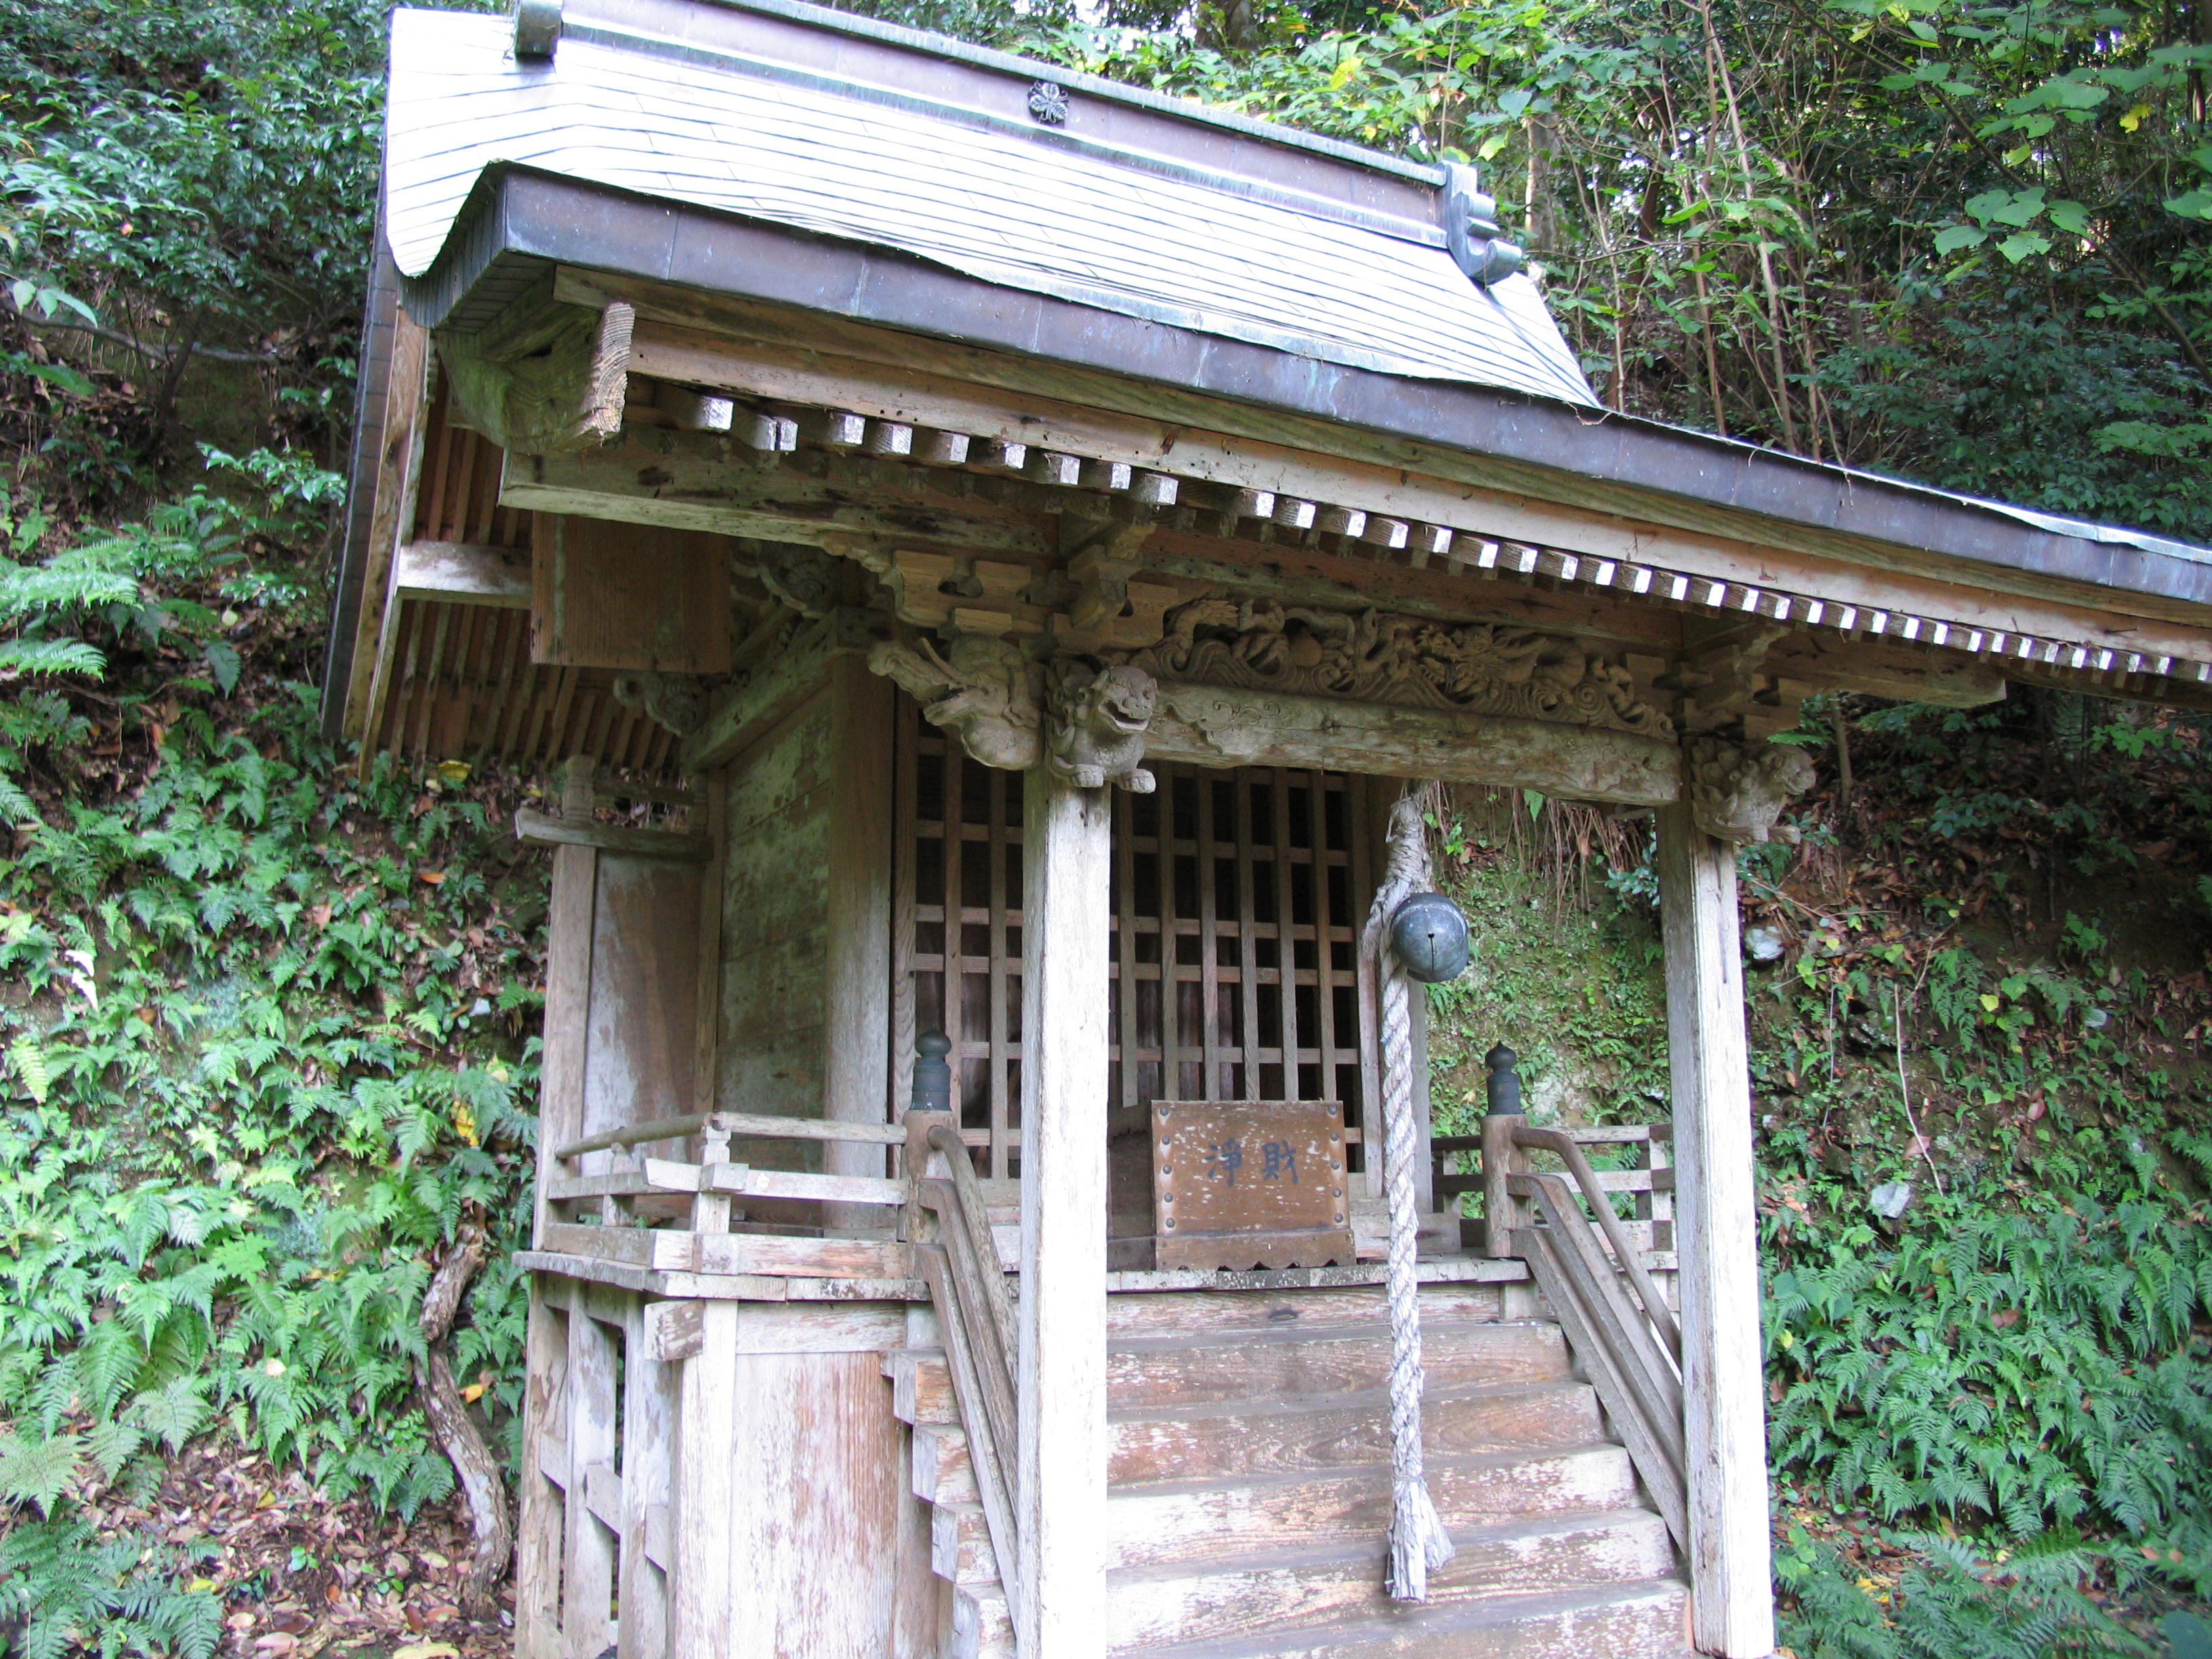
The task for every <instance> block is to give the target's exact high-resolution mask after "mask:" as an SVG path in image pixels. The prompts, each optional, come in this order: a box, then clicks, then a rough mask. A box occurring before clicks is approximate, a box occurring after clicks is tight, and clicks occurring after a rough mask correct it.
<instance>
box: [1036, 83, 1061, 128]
mask: <svg viewBox="0 0 2212 1659" xmlns="http://www.w3.org/2000/svg"><path fill="white" fill-rule="evenodd" d="M1030 116H1031V118H1034V119H1036V120H1038V121H1042V122H1043V123H1044V125H1047V126H1048V127H1057V126H1062V125H1066V121H1067V88H1065V87H1063V86H1061V85H1060V83H1059V82H1056V81H1038V82H1032V83H1031V85H1030Z"/></svg>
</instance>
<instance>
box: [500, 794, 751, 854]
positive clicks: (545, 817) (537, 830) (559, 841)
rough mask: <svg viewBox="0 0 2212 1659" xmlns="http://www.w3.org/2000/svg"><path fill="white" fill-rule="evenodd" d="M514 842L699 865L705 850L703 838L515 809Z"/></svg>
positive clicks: (534, 810)
mask: <svg viewBox="0 0 2212 1659" xmlns="http://www.w3.org/2000/svg"><path fill="white" fill-rule="evenodd" d="M514 838H515V839H516V840H517V841H526V842H531V843H532V845H534V846H538V847H595V848H599V851H601V852H603V853H626V854H629V855H630V856H632V857H634V858H648V859H675V860H679V861H681V862H683V863H685V864H703V863H705V862H706V861H707V855H708V850H709V849H708V844H707V838H706V837H705V836H692V835H684V834H682V833H680V832H678V831H676V830H671V829H631V828H629V827H628V826H626V825H623V824H618V823H592V822H591V821H590V820H589V819H586V820H584V821H583V822H581V823H573V822H571V821H569V820H568V819H567V818H563V817H556V816H555V815H553V814H552V813H550V812H540V811H538V810H537V809H536V808H534V807H529V806H524V807H519V808H517V809H516V811H515V814H514Z"/></svg>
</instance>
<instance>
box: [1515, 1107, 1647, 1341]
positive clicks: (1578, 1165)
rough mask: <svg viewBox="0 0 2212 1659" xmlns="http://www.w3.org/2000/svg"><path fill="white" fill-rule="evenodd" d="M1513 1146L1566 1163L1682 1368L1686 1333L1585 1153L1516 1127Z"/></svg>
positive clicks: (1552, 1133)
mask: <svg viewBox="0 0 2212 1659" xmlns="http://www.w3.org/2000/svg"><path fill="white" fill-rule="evenodd" d="M1513 1144H1514V1145H1515V1146H1528V1147H1534V1148H1535V1149H1536V1150H1538V1151H1540V1152H1556V1153H1558V1154H1559V1157H1560V1158H1563V1159H1564V1160H1565V1163H1566V1166H1567V1170H1568V1171H1569V1173H1570V1174H1571V1175H1572V1176H1574V1178H1575V1184H1576V1185H1577V1187H1580V1188H1582V1190H1583V1197H1584V1198H1586V1199H1588V1200H1589V1206H1590V1212H1591V1214H1592V1215H1594V1216H1595V1218H1597V1225H1599V1227H1601V1229H1603V1231H1604V1232H1605V1242H1606V1243H1608V1244H1610V1245H1612V1246H1613V1255H1614V1256H1615V1257H1617V1258H1618V1259H1619V1260H1620V1270H1621V1271H1622V1272H1623V1273H1626V1274H1627V1275H1628V1279H1629V1282H1630V1283H1631V1284H1632V1285H1635V1286H1636V1296H1637V1299H1638V1301H1640V1302H1641V1303H1643V1304H1644V1316H1645V1317H1647V1318H1649V1319H1650V1322H1651V1323H1652V1326H1653V1328H1655V1329H1656V1330H1657V1331H1658V1333H1659V1335H1660V1338H1661V1340H1662V1341H1664V1342H1665V1343H1666V1345H1667V1352H1668V1353H1669V1354H1670V1355H1671V1356H1673V1358H1674V1364H1676V1365H1677V1366H1680V1364H1681V1363H1682V1329H1681V1327H1680V1326H1679V1325H1677V1324H1676V1323H1675V1322H1674V1310H1673V1309H1672V1308H1669V1307H1668V1305H1667V1303H1666V1298H1664V1297H1662V1296H1661V1295H1660V1294H1659V1287H1658V1286H1657V1285H1655V1284H1653V1283H1652V1282H1651V1275H1650V1273H1647V1272H1646V1271H1645V1270H1644V1257H1643V1255H1642V1254H1641V1253H1640V1252H1639V1251H1638V1249H1637V1248H1636V1246H1635V1245H1634V1244H1632V1243H1630V1242H1629V1237H1628V1230H1627V1229H1626V1228H1625V1227H1623V1226H1622V1225H1620V1217H1619V1216H1617V1215H1615V1214H1613V1200H1612V1199H1611V1197H1610V1196H1608V1195H1607V1193H1606V1191H1605V1189H1604V1188H1602V1187H1601V1186H1599V1184H1598V1179H1597V1174H1596V1172H1595V1170H1592V1169H1591V1168H1590V1166H1589V1159H1588V1158H1584V1157H1583V1149H1582V1148H1581V1147H1580V1146H1577V1144H1576V1143H1575V1142H1574V1141H1573V1140H1572V1139H1570V1138H1569V1137H1567V1136H1566V1135H1564V1134H1562V1133H1559V1131H1558V1130H1556V1129H1524V1128H1519V1127H1516V1129H1515V1130H1514V1131H1513Z"/></svg>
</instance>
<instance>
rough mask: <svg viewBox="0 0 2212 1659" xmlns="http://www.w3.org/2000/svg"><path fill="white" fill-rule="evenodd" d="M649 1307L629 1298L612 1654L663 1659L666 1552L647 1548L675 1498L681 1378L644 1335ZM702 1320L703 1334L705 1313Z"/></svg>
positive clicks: (631, 1658)
mask: <svg viewBox="0 0 2212 1659" xmlns="http://www.w3.org/2000/svg"><path fill="white" fill-rule="evenodd" d="M660 1305H662V1306H666V1305H668V1304H660ZM690 1305H691V1306H693V1307H701V1306H702V1304H698V1303H693V1304H690ZM646 1313H647V1304H645V1303H644V1302H643V1301H642V1299H641V1298H639V1297H630V1298H629V1310H628V1317H627V1319H626V1321H625V1323H624V1330H623V1432H622V1447H621V1453H622V1463H621V1471H622V1509H623V1533H622V1553H621V1559H620V1562H619V1572H618V1576H617V1581H616V1582H617V1587H618V1594H619V1601H618V1604H617V1605H618V1607H619V1611H620V1613H621V1619H620V1634H619V1637H618V1642H617V1659H665V1656H666V1654H667V1651H668V1571H667V1567H668V1558H667V1556H666V1555H665V1554H664V1555H662V1556H661V1557H660V1558H659V1559H654V1558H653V1553H652V1551H653V1532H654V1519H653V1517H654V1516H655V1514H656V1512H659V1513H663V1514H665V1512H666V1510H667V1507H668V1505H669V1504H670V1503H671V1498H672V1485H671V1482H672V1477H673V1474H674V1471H675V1462H676V1407H677V1395H678V1380H677V1368H676V1366H675V1365H674V1364H670V1363H668V1362H666V1361H665V1360H663V1359H662V1358H660V1357H659V1355H657V1354H656V1353H654V1352H653V1350H652V1345H651V1344H649V1343H648V1342H647V1340H646ZM699 1323H700V1327H701V1331H702V1336H703V1334H704V1328H705V1324H706V1321H705V1317H704V1315H703V1313H702V1316H701V1318H700V1321H699Z"/></svg>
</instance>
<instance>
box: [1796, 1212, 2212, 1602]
mask: <svg viewBox="0 0 2212 1659" xmlns="http://www.w3.org/2000/svg"><path fill="white" fill-rule="evenodd" d="M1838 1197H1840V1195H1838ZM2171 1219H2172V1218H2171V1213H2170V1212H2169V1211H2168V1210H2167V1209H2166V1206H2160V1205H2154V1204H2148V1203H2141V1202H2131V1203H2127V1204H2124V1205H2122V1206H2118V1208H2117V1209H2115V1210H2114V1211H2113V1212H2111V1213H2109V1214H2107V1213H2103V1212H2098V1211H2096V1210H2094V1209H2091V1210H2088V1211H2087V1212H2085V1213H2084V1214H2082V1215H2081V1216H2075V1215H2073V1214H2069V1213H2067V1212H2063V1211H2057V1212H2030V1213H2027V1214H2004V1213H1994V1214H1992V1213H1986V1212H1983V1213H1975V1212H1972V1210H1971V1209H1969V1210H1968V1212H1966V1213H1962V1214H1960V1215H1958V1216H1956V1217H1954V1218H1951V1219H1949V1220H1948V1223H1947V1225H1944V1226H1943V1227H1942V1229H1941V1230H1940V1231H1930V1232H1928V1233H1920V1232H1917V1231H1916V1232H1914V1233H1911V1234H1908V1235H1907V1236H1906V1237H1903V1238H1902V1239H1900V1240H1899V1241H1898V1242H1897V1243H1896V1244H1895V1245H1894V1246H1893V1247H1891V1248H1887V1249H1885V1248H1881V1237H1880V1234H1879V1232H1878V1231H1877V1229H1876V1227H1875V1225H1874V1223H1873V1218H1871V1217H1869V1218H1866V1219H1863V1220H1850V1221H1839V1223H1838V1225H1831V1226H1829V1227H1826V1228H1823V1229H1821V1230H1820V1233H1819V1235H1818V1242H1817V1243H1815V1242H1814V1239H1811V1238H1808V1237H1803V1236H1802V1231H1801V1236H1800V1237H1797V1239H1796V1241H1795V1243H1794V1244H1793V1247H1792V1249H1790V1252H1789V1256H1788V1259H1789V1261H1790V1265H1789V1266H1786V1267H1781V1268H1780V1269H1779V1270H1778V1271H1777V1272H1775V1273H1773V1274H1772V1276H1771V1283H1770V1285H1769V1291H1768V1297H1769V1299H1768V1306H1767V1311H1766V1317H1767V1320H1768V1326H1767V1360H1768V1374H1769V1376H1771V1377H1772V1378H1774V1379H1775V1380H1777V1381H1778V1382H1779V1383H1781V1384H1782V1385H1783V1389H1784V1392H1783V1395H1782V1399H1781V1401H1780V1403H1779V1405H1778V1407H1776V1409H1775V1410H1774V1412H1773V1413H1771V1418H1770V1420H1769V1433H1770V1436H1771V1441H1772V1444H1773V1447H1774V1451H1775V1455H1776V1460H1777V1462H1779V1463H1781V1464H1783V1465H1785V1466H1786V1467H1788V1468H1791V1469H1793V1470H1796V1471H1799V1472H1801V1473H1802V1474H1806V1475H1808V1476H1810V1477H1812V1478H1814V1479H1816V1480H1820V1481H1821V1482H1822V1483H1824V1484H1825V1485H1826V1486H1827V1488H1828V1489H1829V1491H1830V1492H1832V1494H1833V1495H1834V1496H1835V1497H1836V1498H1837V1499H1838V1501H1841V1502H1844V1503H1847V1504H1856V1503H1859V1502H1865V1503H1869V1504H1872V1505H1873V1506H1874V1507H1875V1508H1876V1509H1877V1510H1880V1511H1881V1513H1882V1514H1884V1515H1885V1516H1890V1517H1896V1516H1905V1515H1915V1514H1925V1513H1930V1512H1935V1513H1942V1514H1944V1515H1947V1516H1952V1517H1954V1518H1958V1519H1961V1520H1966V1521H1971V1522H1986V1521H1988V1520H1990V1519H1996V1520H2000V1521H2002V1523H2003V1524H2004V1526H2005V1527H2006V1528H2008V1529H2009V1530H2010V1531H2012V1532H2014V1533H2015V1534H2033V1533H2036V1532H2039V1531H2041V1530H2043V1529H2044V1528H2045V1527H2047V1526H2051V1525H2056V1524H2059V1523H2067V1522H2080V1521H2081V1520H2083V1519H2084V1518H2085V1517H2087V1516H2095V1517H2097V1518H2099V1519H2101V1520H2104V1521H2106V1522H2108V1523H2111V1524H2117V1525H2118V1527H2120V1528H2123V1529H2124V1530H2125V1531H2126V1532H2128V1533H2130V1534H2138V1535H2141V1536H2143V1537H2144V1538H2146V1539H2148V1540H2152V1541H2158V1540H2162V1539H2165V1538H2166V1537H2168V1536H2169V1535H2172V1536H2173V1537H2174V1538H2175V1539H2176V1540H2177V1541H2179V1543H2181V1544H2182V1546H2183V1547H2185V1549H2186V1550H2187V1551H2188V1552H2189V1553H2190V1554H2191V1557H2192V1559H2193V1561H2194V1564H2195V1565H2194V1567H2193V1569H2192V1571H2195V1572H2197V1573H2199V1574H2201V1575H2202V1577H2203V1589H2204V1590H2206V1591H2212V1552H2208V1548H2207V1547H2208V1546H2212V1528H2207V1526H2206V1521H2207V1519H2208V1517H2212V1458H2208V1457H2207V1456H2206V1455H2204V1454H2203V1450H2202V1449H2203V1448H2206V1447H2212V1366H2207V1365H2206V1364H2205V1363H2204V1360H2205V1352H2204V1348H2203V1344H2202V1342H2201V1341H2198V1340H2195V1339H2194V1338H2193V1336H2192V1333H2191V1328H2190V1325H2191V1319H2192V1318H2193V1317H2195V1316H2197V1314H2198V1312H2199V1310H2201V1309H2203V1308H2204V1307H2207V1306H2212V1250H2208V1249H2206V1248H2205V1246H2204V1244H2203V1242H2202V1238H2201V1235H2200V1234H2199V1232H2197V1231H2194V1230H2190V1229H2185V1228H2179V1227H2175V1226H2172V1225H2171Z"/></svg>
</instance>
